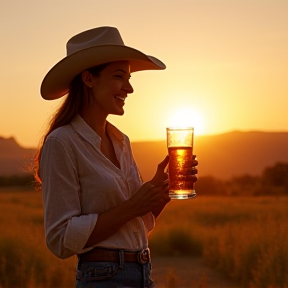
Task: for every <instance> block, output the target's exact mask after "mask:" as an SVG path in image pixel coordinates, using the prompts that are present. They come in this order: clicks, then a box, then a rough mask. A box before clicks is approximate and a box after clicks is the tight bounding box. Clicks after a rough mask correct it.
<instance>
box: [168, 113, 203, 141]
mask: <svg viewBox="0 0 288 288" xmlns="http://www.w3.org/2000/svg"><path fill="white" fill-rule="evenodd" d="M168 125H169V127H194V129H195V133H196V134H198V135H199V134H204V133H205V128H204V120H203V117H202V115H201V113H200V112H199V111H196V110H193V109H190V108H180V109H178V110H176V111H175V113H174V114H172V116H171V118H170V119H169V122H168Z"/></svg>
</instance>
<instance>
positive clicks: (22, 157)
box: [0, 137, 36, 176]
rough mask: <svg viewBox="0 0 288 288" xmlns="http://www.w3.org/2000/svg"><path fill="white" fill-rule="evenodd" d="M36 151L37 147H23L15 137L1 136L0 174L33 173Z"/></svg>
mask: <svg viewBox="0 0 288 288" xmlns="http://www.w3.org/2000/svg"><path fill="white" fill-rule="evenodd" d="M35 152H36V149H27V148H23V147H21V146H20V145H19V144H18V143H17V142H16V140H15V139H14V138H13V137H11V138H3V137H0V176H3V175H5V176H6V175H21V174H27V173H31V172H30V171H29V169H31V165H32V159H33V155H34V154H35Z"/></svg>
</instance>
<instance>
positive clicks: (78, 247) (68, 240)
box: [64, 214, 98, 254]
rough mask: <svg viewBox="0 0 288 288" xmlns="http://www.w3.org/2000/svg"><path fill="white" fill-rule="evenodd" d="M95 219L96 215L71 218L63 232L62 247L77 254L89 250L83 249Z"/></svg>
mask: <svg viewBox="0 0 288 288" xmlns="http://www.w3.org/2000/svg"><path fill="white" fill-rule="evenodd" d="M97 217H98V215H97V214H89V215H82V216H79V217H73V218H71V219H70V220H69V221H68V224H67V228H66V231H65V236H64V246H65V247H66V248H68V249H70V250H72V251H75V252H76V253H77V254H79V253H83V252H85V251H86V250H89V249H90V248H87V249H83V247H84V246H85V244H86V242H87V240H88V238H89V237H90V235H91V233H92V230H93V229H94V227H95V224H96V222H97ZM75 239H78V241H75Z"/></svg>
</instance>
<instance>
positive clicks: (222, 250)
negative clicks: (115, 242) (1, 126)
mask: <svg viewBox="0 0 288 288" xmlns="http://www.w3.org/2000/svg"><path fill="white" fill-rule="evenodd" d="M42 214H43V210H42V199H41V193H40V192H21V193H16V192H14V193H13V192H10V193H8V192H7V193H0V287H1V288H10V287H13V288H14V287H19V288H22V287H23V288H28V287H29V288H30V287H37V288H46V287H47V288H48V287H61V288H65V287H73V286H74V283H75V280H74V279H75V267H76V258H75V257H72V258H69V259H67V260H60V259H58V258H56V257H55V256H53V255H52V254H51V252H49V251H48V250H47V248H46V246H45V243H44V231H43V215H42ZM157 222H158V223H157V225H156V228H155V230H154V231H153V232H152V233H151V235H150V237H149V241H150V248H151V251H152V257H153V256H157V255H166V256H172V255H173V256H183V255H185V256H189V255H190V256H191V257H203V258H204V259H205V262H206V264H207V265H208V266H210V267H212V268H215V269H217V270H218V271H219V273H223V274H224V275H226V276H227V277H229V278H231V279H233V280H235V281H236V282H237V283H240V284H239V287H242V288H287V287H288V245H287V240H288V197H287V198H285V197H282V198H280V197H278V198H276V197H275V198H274V197H267V198H264V197H254V198H252V197H251V198H249V197H247V198H240V197H235V198H229V197H215V198H213V197H201V196H199V197H198V198H196V199H193V200H187V201H186V200H173V201H171V202H170V203H169V205H168V206H167V207H166V209H165V210H164V211H163V213H162V214H161V215H160V217H159V219H158V221H157ZM176 276H177V275H176ZM176 276H175V277H176ZM170 278H171V279H170V280H171V281H170V282H171V283H172V282H173V281H172V280H173V279H172V278H173V277H170ZM171 283H170V284H171ZM172 284H173V283H172ZM172 284H171V285H170V287H172V286H173V285H174V284H173V285H172ZM173 287H176V286H175V285H174V286H173ZM205 288H206V286H205ZM207 288H209V287H207Z"/></svg>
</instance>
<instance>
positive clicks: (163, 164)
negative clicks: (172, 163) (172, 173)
mask: <svg viewBox="0 0 288 288" xmlns="http://www.w3.org/2000/svg"><path fill="white" fill-rule="evenodd" d="M168 163H169V156H168V155H167V156H166V157H165V158H164V160H163V161H162V162H161V163H159V164H158V167H157V171H161V172H162V171H164V170H165V168H166V166H167V165H168Z"/></svg>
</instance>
